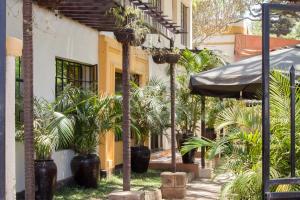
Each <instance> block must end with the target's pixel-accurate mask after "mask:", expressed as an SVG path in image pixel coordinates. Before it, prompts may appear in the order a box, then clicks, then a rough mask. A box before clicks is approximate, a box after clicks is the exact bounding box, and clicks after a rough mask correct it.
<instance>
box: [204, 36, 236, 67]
mask: <svg viewBox="0 0 300 200" xmlns="http://www.w3.org/2000/svg"><path fill="white" fill-rule="evenodd" d="M234 47H235V35H216V36H211V37H209V38H207V39H206V40H205V41H204V42H203V44H201V45H200V46H198V48H199V49H203V48H207V49H209V50H213V51H216V52H217V53H218V54H219V55H221V56H222V58H223V59H224V60H225V61H226V62H229V63H232V62H234V61H235V52H234Z"/></svg>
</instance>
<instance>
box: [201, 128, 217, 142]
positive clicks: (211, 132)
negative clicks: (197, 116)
mask: <svg viewBox="0 0 300 200" xmlns="http://www.w3.org/2000/svg"><path fill="white" fill-rule="evenodd" d="M204 137H205V138H207V139H209V140H216V138H217V134H216V132H215V129H214V128H206V129H205V135H204Z"/></svg>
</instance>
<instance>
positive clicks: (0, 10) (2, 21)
mask: <svg viewBox="0 0 300 200" xmlns="http://www.w3.org/2000/svg"><path fill="white" fill-rule="evenodd" d="M5 40H6V0H2V1H0V199H5V71H6V70H5V68H6V63H5V61H6V59H5V58H6V44H5Z"/></svg>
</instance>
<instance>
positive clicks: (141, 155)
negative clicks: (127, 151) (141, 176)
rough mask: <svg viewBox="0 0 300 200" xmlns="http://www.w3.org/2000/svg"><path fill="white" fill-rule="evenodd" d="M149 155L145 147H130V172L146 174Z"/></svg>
mask: <svg viewBox="0 0 300 200" xmlns="http://www.w3.org/2000/svg"><path fill="white" fill-rule="evenodd" d="M150 154H151V152H150V149H149V148H148V147H146V146H136V147H131V170H132V171H133V172H135V173H145V172H147V171H148V167H149V162H150Z"/></svg>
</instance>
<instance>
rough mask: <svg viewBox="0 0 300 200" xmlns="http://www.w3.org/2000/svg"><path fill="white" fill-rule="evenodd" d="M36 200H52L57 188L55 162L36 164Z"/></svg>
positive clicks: (47, 161)
mask: <svg viewBox="0 0 300 200" xmlns="http://www.w3.org/2000/svg"><path fill="white" fill-rule="evenodd" d="M34 172H35V185H36V199H38V200H52V199H53V195H54V192H55V188H56V178H57V167H56V164H55V163H54V161H53V160H36V161H35V162H34Z"/></svg>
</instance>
